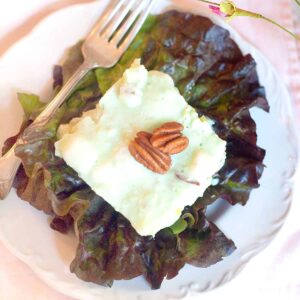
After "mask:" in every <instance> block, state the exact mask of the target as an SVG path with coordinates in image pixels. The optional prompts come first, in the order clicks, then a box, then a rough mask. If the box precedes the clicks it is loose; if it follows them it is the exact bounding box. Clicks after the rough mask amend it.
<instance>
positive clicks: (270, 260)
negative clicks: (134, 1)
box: [0, 0, 300, 300]
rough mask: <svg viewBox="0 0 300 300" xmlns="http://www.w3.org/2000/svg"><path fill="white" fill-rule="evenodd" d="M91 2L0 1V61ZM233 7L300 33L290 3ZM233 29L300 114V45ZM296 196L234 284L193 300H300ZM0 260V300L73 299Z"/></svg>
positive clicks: (257, 26) (260, 27) (254, 25)
mask: <svg viewBox="0 0 300 300" xmlns="http://www.w3.org/2000/svg"><path fill="white" fill-rule="evenodd" d="M98 1H101V0H98ZM87 2H92V0H43V1H40V0H26V1H24V0H10V1H1V2H0V59H1V55H3V53H5V51H7V50H8V49H9V47H10V46H12V45H13V44H14V43H16V42H17V41H18V40H20V39H21V38H22V37H24V36H26V35H27V34H29V33H30V31H31V30H32V29H33V28H34V27H35V26H36V25H37V24H38V23H39V22H40V21H41V20H43V19H44V18H45V17H47V16H48V15H50V14H51V13H53V12H55V11H58V10H59V9H61V8H64V7H67V6H69V5H73V4H77V3H87ZM235 3H237V4H238V5H240V7H243V8H245V9H249V10H253V11H257V12H260V13H263V14H265V15H266V16H269V17H272V18H273V19H276V20H278V21H279V22H280V23H281V24H283V25H284V26H286V27H288V28H290V29H292V30H294V31H295V32H299V33H300V30H299V29H298V26H299V28H300V21H298V20H297V18H299V20H300V13H299V12H300V9H299V11H297V9H296V6H295V5H293V1H292V0H277V1H276V4H274V1H261V0H239V1H235ZM232 25H233V26H234V27H235V28H236V29H237V31H239V32H240V34H241V35H243V36H244V37H245V38H246V39H247V40H248V41H249V42H250V43H252V44H254V45H255V46H256V47H257V48H259V49H260V50H261V51H262V52H263V53H264V54H265V56H266V57H267V58H268V59H269V60H270V61H271V62H272V63H273V65H274V66H275V68H276V69H277V71H278V72H279V73H280V75H281V78H282V80H283V81H284V82H285V84H286V85H287V86H288V88H289V91H290V93H291V96H292V101H293V107H294V111H295V114H296V115H297V116H298V114H299V115H300V68H299V62H300V61H299V55H300V51H299V48H298V47H299V46H300V43H297V42H296V41H295V40H294V39H292V38H290V37H289V36H288V35H287V34H285V33H284V32H281V31H279V30H277V29H276V28H274V26H271V25H269V24H266V23H265V22H263V21H261V20H253V19H249V18H239V19H235V20H233V21H232ZM0 97H1V91H0ZM298 119H299V118H298ZM298 126H299V124H298ZM297 178H299V180H300V173H299V171H298V172H297V174H296V178H295V180H296V181H297ZM298 195H299V196H300V187H298V186H297V185H296V186H295V190H294V201H293V204H292V208H291V211H290V214H289V216H288V218H287V221H286V223H285V225H284V227H283V229H282V230H281V231H280V233H279V234H278V235H277V237H276V238H275V239H274V241H273V242H272V243H271V245H270V246H269V247H268V248H267V249H266V250H264V251H263V252H262V253H261V254H259V255H258V256H257V257H255V258H254V259H253V260H251V262H250V263H249V264H248V265H247V266H246V268H245V269H244V270H243V271H242V272H241V274H240V275H238V277H237V278H235V279H234V280H233V281H231V282H229V283H227V284H226V285H224V286H222V287H220V288H218V289H216V290H213V291H210V292H208V293H205V294H203V295H200V296H199V295H198V296H194V297H193V296H192V297H191V299H198V298H199V299H200V298H201V299H204V300H213V299H221V298H222V299H231V300H234V299H286V300H294V299H299V298H300V268H299V267H298V261H299V257H298V255H299V254H298V253H300V223H299V222H298V218H299V217H298V215H299V212H300V203H299V201H298V200H297V199H299V197H298ZM0 257H1V268H0V300H19V299H22V300H35V299H44V300H54V299H55V300H67V299H71V298H68V297H66V296H64V295H61V294H60V293H58V292H56V291H54V290H53V289H51V288H50V287H48V286H47V285H46V284H45V283H43V282H42V281H41V280H40V279H39V278H37V277H36V275H35V274H34V273H33V272H32V270H31V269H30V268H29V267H28V266H26V265H25V264H24V263H22V262H21V261H19V260H18V259H17V258H15V257H14V256H13V255H12V254H11V253H10V252H9V251H8V250H7V249H6V248H5V246H4V245H3V244H1V243H0ZM296 262H297V263H296Z"/></svg>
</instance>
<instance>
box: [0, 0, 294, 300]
mask: <svg viewBox="0 0 300 300" xmlns="http://www.w3.org/2000/svg"><path fill="white" fill-rule="evenodd" d="M107 3H108V0H107V1H106V0H101V1H97V2H95V3H91V4H85V5H78V6H73V7H70V8H67V9H64V10H61V11H59V12H57V13H55V14H53V15H51V16H50V17H48V18H47V19H45V20H44V21H43V22H42V23H40V24H39V25H38V26H37V28H36V29H35V30H34V31H33V32H31V34H30V35H29V36H27V37H26V38H24V39H23V40H21V41H20V42H19V43H17V44H16V45H15V46H14V47H12V48H11V49H10V50H9V51H8V52H7V53H6V55H5V56H4V57H2V59H1V60H0V98H1V102H0V128H1V129H2V130H1V131H0V143H1V144H2V143H3V141H4V139H5V138H7V137H8V136H11V135H12V134H13V133H15V132H16V131H17V130H18V127H19V125H20V123H21V119H22V112H21V109H20V107H19V105H18V102H17V100H16V92H17V91H25V92H32V93H36V94H39V95H42V98H43V99H49V97H50V96H51V71H52V66H53V65H54V64H56V63H57V62H58V61H59V60H60V59H61V57H62V56H63V54H64V50H65V49H67V48H68V47H69V46H71V45H73V44H74V43H76V42H77V41H78V40H79V39H80V38H83V37H84V36H85V34H86V33H87V32H88V30H89V28H91V26H92V24H93V23H94V22H95V21H96V19H97V18H98V16H99V15H100V13H101V11H102V10H103V9H104V7H105V6H106V5H107ZM170 7H173V8H176V9H178V10H184V11H191V12H193V13H198V14H205V15H207V13H205V11H204V10H203V7H202V6H200V5H199V4H198V3H196V1H193V0H182V1H157V5H156V7H155V8H154V12H155V13H158V12H161V11H163V10H165V9H169V8H170ZM209 16H211V14H209ZM214 21H215V22H217V23H219V24H220V25H222V26H224V27H227V28H228V25H227V24H226V23H224V22H223V21H221V20H219V19H217V18H215V19H214ZM228 29H229V30H230V31H231V34H232V37H233V38H234V39H235V40H236V42H237V43H238V44H239V46H240V47H241V49H242V50H243V52H244V53H251V54H252V55H253V56H254V58H255V59H256V61H257V64H258V73H259V77H260V81H261V84H262V85H264V86H265V87H266V91H267V98H268V100H269V102H270V105H271V112H270V114H266V113H264V112H262V111H260V110H258V109H253V110H252V115H253V116H254V118H255V120H256V122H257V125H258V140H259V141H258V142H259V145H260V146H261V147H263V148H265V149H266V150H267V156H266V159H265V164H266V165H267V169H266V170H265V172H264V174H263V178H262V180H261V187H260V188H259V189H258V190H255V191H254V192H253V193H252V195H251V198H250V200H249V202H248V204H247V206H246V207H241V206H235V207H229V205H226V204H224V203H223V204H220V203H217V204H215V205H214V206H212V207H211V208H210V210H209V215H210V217H211V219H214V221H216V224H217V225H218V226H219V227H220V228H221V230H223V231H224V233H225V234H226V235H227V236H228V237H230V238H232V239H233V240H234V242H235V243H236V245H237V251H235V252H234V253H233V254H232V255H231V256H230V257H228V258H226V259H225V260H224V261H222V262H220V263H218V264H216V265H215V266H212V267H210V268H208V269H199V268H194V267H191V266H185V268H184V269H183V270H181V272H180V274H179V276H177V277H176V278H175V279H173V280H171V281H165V282H164V283H163V285H162V288H161V289H160V290H159V291H151V290H150V289H149V287H148V285H147V284H146V283H145V281H144V280H143V278H137V279H134V280H131V281H121V282H116V283H115V284H114V286H113V288H111V289H109V288H103V287H101V286H97V285H94V284H89V283H86V282H83V281H81V280H79V279H77V278H76V276H75V275H74V274H71V273H70V272H69V264H70V262H71V260H72V259H73V257H74V254H75V247H76V241H75V238H74V236H72V235H68V236H65V235H61V234H59V233H57V232H55V231H52V230H50V228H49V225H48V223H49V222H48V219H47V216H45V215H44V214H42V213H40V212H39V211H36V210H35V209H33V208H32V207H31V206H30V205H29V204H27V203H25V202H23V201H20V199H18V197H17V196H16V194H15V192H14V191H12V192H11V193H10V194H9V196H8V198H7V199H6V200H5V201H2V202H1V203H0V239H1V240H2V241H3V242H4V243H5V244H6V245H7V247H8V248H10V249H11V251H12V252H13V253H14V254H15V255H16V256H17V257H19V258H20V259H21V260H23V261H24V262H25V263H27V264H28V265H29V266H30V267H31V268H32V269H33V270H34V271H35V272H36V274H37V275H38V276H39V277H40V278H41V279H42V280H44V281H45V282H46V283H47V284H49V285H50V286H52V287H53V288H54V289H56V290H58V291H60V292H62V293H64V294H66V295H69V296H72V297H74V298H78V299H84V300H90V299H91V300H92V299H121V298H122V299H124V298H127V299H140V300H142V299H173V298H184V297H185V296H188V295H189V294H190V293H198V292H201V291H204V290H207V289H211V288H214V287H216V286H219V285H220V284H222V283H224V282H226V281H228V280H230V279H232V278H233V277H234V276H235V275H236V274H238V273H239V271H240V270H241V269H242V268H243V267H244V265H245V263H246V262H247V261H248V260H249V259H250V258H251V257H253V256H254V255H255V254H257V253H258V252H260V251H261V250H262V249H263V248H264V247H266V246H267V245H268V244H269V242H270V241H271V239H272V238H273V237H274V235H275V234H276V233H277V232H278V230H279V229H280V227H281V226H282V224H283V221H284V219H285V217H286V215H287V212H288V209H289V205H290V200H291V197H290V196H291V191H292V182H291V178H292V176H293V173H294V171H295V166H296V162H297V147H296V139H295V137H294V131H293V128H292V125H291V124H292V114H291V108H290V99H289V95H288V92H287V91H286V89H285V87H284V86H283V84H282V82H281V80H280V77H279V76H278V75H277V74H276V73H275V72H274V69H273V68H272V66H271V65H270V64H269V63H268V62H267V61H266V60H265V59H264V58H263V57H262V55H261V54H260V53H259V52H258V51H257V50H256V49H255V48H253V47H252V46H250V45H249V44H247V43H246V42H245V41H244V40H243V39H241V38H240V37H239V36H238V35H237V34H236V33H235V32H234V31H233V30H232V29H230V28H228ZM3 128H5V130H3ZM220 211H222V214H220V213H218V212H220Z"/></svg>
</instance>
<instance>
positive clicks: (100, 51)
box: [0, 0, 154, 199]
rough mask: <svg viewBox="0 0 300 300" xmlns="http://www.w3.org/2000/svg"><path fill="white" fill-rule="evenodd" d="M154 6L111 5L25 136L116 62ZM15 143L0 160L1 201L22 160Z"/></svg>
mask: <svg viewBox="0 0 300 300" xmlns="http://www.w3.org/2000/svg"><path fill="white" fill-rule="evenodd" d="M153 2H154V0H119V1H118V2H116V3H113V5H110V7H109V8H108V9H107V11H106V12H105V13H104V15H103V16H102V17H101V18H100V20H99V21H98V22H97V23H96V25H95V26H94V27H93V29H92V30H91V31H90V33H89V34H88V36H87V38H86V39H85V41H84V43H83V45H82V53H83V56H84V62H83V64H82V65H81V66H80V67H79V68H78V69H77V71H76V72H75V74H73V76H72V77H71V78H70V79H69V80H68V82H67V83H66V84H65V85H64V86H63V87H62V89H61V90H60V92H59V93H58V94H57V95H56V96H55V98H54V99H53V100H52V101H51V102H50V103H49V104H48V105H47V106H46V108H45V110H44V111H43V112H41V113H40V115H39V116H38V117H37V118H36V119H35V120H34V122H33V123H32V124H31V125H30V126H29V127H28V128H27V129H26V131H27V132H28V133H29V132H30V131H32V130H35V129H38V128H40V127H42V126H43V125H45V124H46V123H47V122H48V121H49V120H50V119H51V117H52V116H53V114H54V113H55V112H56V111H57V109H58V108H59V107H60V106H61V105H62V104H63V102H64V101H65V99H66V98H67V97H68V95H70V93H71V92H72V90H73V89H74V87H75V86H76V84H77V83H78V81H79V80H80V79H82V78H83V76H84V75H85V74H86V73H87V72H88V71H89V70H91V69H94V68H97V67H103V68H109V67H112V66H113V65H115V64H116V63H117V62H118V60H119V59H120V57H121V56H122V54H123V53H124V52H125V51H126V49H127V48H128V46H129V45H130V43H131V42H132V40H133V39H134V37H135V36H136V35H137V33H138V31H139V30H140V28H141V27H142V25H143V23H144V21H145V19H146V17H147V16H148V14H149V12H150V10H151V6H152V4H153ZM114 4H115V5H114ZM25 134H26V133H25ZM25 140H26V139H25ZM18 142H19V143H24V141H23V140H19V141H17V143H16V144H15V145H14V146H13V147H12V148H11V149H10V150H9V151H8V152H7V153H6V154H5V155H4V156H3V157H1V158H0V199H4V198H5V197H6V196H7V194H8V193H9V191H10V189H11V187H12V184H13V180H14V177H15V175H16V173H17V170H18V168H19V166H20V164H21V160H20V159H19V158H18V157H16V156H15V148H16V145H17V144H18Z"/></svg>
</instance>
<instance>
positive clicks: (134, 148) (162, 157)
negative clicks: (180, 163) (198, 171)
mask: <svg viewBox="0 0 300 300" xmlns="http://www.w3.org/2000/svg"><path fill="white" fill-rule="evenodd" d="M151 136H152V135H151V133H148V132H145V131H141V132H139V133H138V134H137V137H136V138H135V139H134V141H132V142H130V144H129V147H128V149H129V152H130V153H131V155H132V156H133V157H134V158H135V160H137V161H138V162H139V163H141V164H143V165H144V166H145V167H146V168H148V169H149V170H151V171H153V172H155V173H159V174H165V173H167V172H168V170H169V169H170V167H171V163H172V161H171V157H170V155H168V154H165V153H162V152H161V151H160V150H158V149H156V148H154V147H153V146H152V145H151V143H150V138H151Z"/></svg>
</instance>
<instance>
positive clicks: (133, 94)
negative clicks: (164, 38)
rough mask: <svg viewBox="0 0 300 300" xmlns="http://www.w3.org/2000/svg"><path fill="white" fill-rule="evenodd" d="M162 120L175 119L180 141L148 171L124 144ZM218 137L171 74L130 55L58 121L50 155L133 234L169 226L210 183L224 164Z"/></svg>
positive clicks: (224, 144) (223, 144)
mask: <svg viewBox="0 0 300 300" xmlns="http://www.w3.org/2000/svg"><path fill="white" fill-rule="evenodd" d="M167 122H178V123H180V124H182V125H183V127H184V129H183V132H182V133H183V134H184V136H186V137H187V138H188V140H189V145H188V147H187V148H186V149H185V150H184V151H183V152H181V153H179V154H175V155H172V165H171V167H170V169H169V170H168V172H167V173H166V174H163V175H162V174H158V173H155V172H152V171H151V170H149V169H148V168H146V167H145V166H143V165H142V164H140V163H138V162H137V161H136V160H135V159H134V158H133V156H132V155H131V154H130V152H129V150H128V145H129V144H130V142H131V141H132V140H133V139H134V138H135V136H136V134H137V132H140V131H146V132H153V130H154V129H156V128H158V127H159V126H161V125H162V124H164V123H167ZM225 147H226V142H225V141H223V140H221V139H220V138H219V137H218V136H217V135H216V134H215V133H214V131H213V129H212V122H211V121H210V120H208V119H207V118H205V117H201V118H199V117H198V114H197V112H196V111H195V109H194V108H192V107H191V106H189V105H188V104H187V103H186V101H185V100H184V98H183V97H182V96H181V95H180V93H179V91H178V89H177V88H176V87H175V86H174V82H173V80H172V78H171V77H170V76H169V75H167V74H164V73H162V72H158V71H150V72H148V71H147V70H146V69H145V67H144V66H142V65H140V63H139V61H138V60H136V61H135V62H134V63H133V65H132V66H131V67H130V68H129V69H127V70H126V71H125V73H124V75H123V77H122V78H121V79H120V80H119V81H118V82H116V83H115V84H114V85H113V86H112V87H111V88H110V89H109V90H108V91H107V93H106V94H105V95H104V96H103V97H102V98H101V101H100V102H99V103H98V105H97V107H96V108H95V109H94V110H90V111H88V112H85V113H84V114H83V115H82V117H80V118H75V119H73V120H72V121H71V122H70V123H69V124H66V125H61V126H60V127H59V130H58V141H57V142H56V143H55V148H56V155H58V156H59V157H62V158H63V159H64V160H65V161H66V163H67V164H68V165H69V166H71V167H72V168H73V169H74V170H76V171H77V172H78V174H79V176H80V177H81V178H82V179H83V180H84V181H85V182H86V183H87V184H88V185H89V186H90V187H91V188H92V189H93V190H94V191H95V192H96V193H97V194H98V195H99V196H101V197H103V198H104V199H105V200H106V201H107V202H108V203H110V204H111V205H112V206H113V207H114V208H115V209H116V210H117V211H118V212H120V213H122V214H123V215H124V216H125V217H126V218H127V219H128V220H129V221H130V222H131V224H132V226H133V227H134V228H135V229H136V230H137V232H138V233H139V234H141V235H155V233H156V232H158V231H159V230H160V229H162V228H165V227H168V226H171V225H172V224H173V223H175V222H176V221H177V219H178V218H179V217H180V215H181V212H182V210H183V208H184V207H185V206H186V205H192V204H193V203H194V202H195V201H196V199H197V198H198V197H200V196H202V195H203V193H204V191H205V189H206V188H207V187H208V186H209V185H211V183H212V176H213V174H215V173H216V172H217V171H218V170H219V169H220V168H221V167H222V165H223V164H224V161H225V157H226V153H225Z"/></svg>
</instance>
